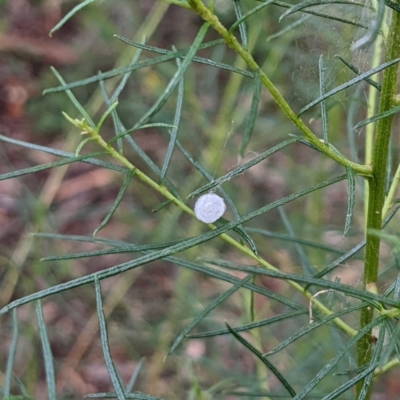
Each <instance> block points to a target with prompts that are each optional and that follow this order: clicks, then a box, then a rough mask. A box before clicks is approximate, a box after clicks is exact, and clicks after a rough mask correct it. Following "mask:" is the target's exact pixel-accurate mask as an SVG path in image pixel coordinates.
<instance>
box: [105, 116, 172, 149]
mask: <svg viewBox="0 0 400 400" xmlns="http://www.w3.org/2000/svg"><path fill="white" fill-rule="evenodd" d="M117 116H118V115H117ZM118 120H119V117H118ZM119 121H120V120H119ZM121 128H124V126H123V125H122V124H121ZM149 128H171V129H175V128H177V126H176V125H171V124H165V123H164V122H154V123H152V124H145V125H142V126H140V127H136V128H131V129H126V130H125V128H124V130H123V131H122V132H120V133H119V134H118V135H116V136H114V137H113V138H112V139H111V140H109V141H108V142H107V143H108V144H110V143H113V142H115V141H116V140H118V139H122V138H123V137H125V136H127V135H129V134H130V133H133V132H137V131H141V130H143V129H149Z"/></svg>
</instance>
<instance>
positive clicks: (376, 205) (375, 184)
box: [357, 12, 400, 398]
mask: <svg viewBox="0 0 400 400" xmlns="http://www.w3.org/2000/svg"><path fill="white" fill-rule="evenodd" d="M399 40H400V13H397V12H393V13H392V21H391V25H390V29H389V34H388V40H387V46H386V48H387V50H386V61H389V60H393V59H394V58H397V57H399V55H400V46H399ZM396 84H397V66H393V67H390V68H388V69H386V70H385V71H384V72H383V78H382V90H381V97H380V102H379V113H382V112H384V111H387V110H389V109H390V108H391V107H393V99H394V95H395V93H396ZM392 121H393V116H389V117H386V118H383V119H381V120H379V121H378V123H377V126H376V137H375V144H374V149H373V154H372V176H371V178H370V179H369V199H368V214H367V236H366V248H365V264H364V278H363V281H364V288H365V290H368V291H371V292H376V291H377V278H378V267H379V246H380V238H379V236H377V235H373V234H371V233H370V232H369V230H371V229H381V226H382V211H383V207H384V202H385V183H386V166H387V162H388V155H389V142H390V134H391V129H392ZM372 319H373V309H372V308H371V307H366V308H364V309H363V310H362V311H361V315H360V329H362V328H363V327H364V326H366V325H367V324H368V323H369V322H371V321H372ZM371 339H372V338H371V334H369V335H365V336H364V337H362V338H361V339H360V340H359V342H358V346H357V354H358V365H359V366H361V365H364V364H366V363H368V362H369V361H370V360H371V355H372V351H371ZM361 387H362V382H360V384H359V385H358V386H357V390H358V392H360V390H361ZM369 397H370V396H369V395H368V397H367V398H369Z"/></svg>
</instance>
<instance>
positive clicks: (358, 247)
mask: <svg viewBox="0 0 400 400" xmlns="http://www.w3.org/2000/svg"><path fill="white" fill-rule="evenodd" d="M399 208H400V207H397V208H395V209H394V210H393V211H392V212H391V213H390V214H389V215H388V216H387V217H386V218H385V220H384V221H383V224H382V228H384V227H385V226H386V225H387V224H388V223H389V222H390V220H391V219H392V218H393V217H394V215H395V214H396V212H397V210H398V209H399ZM365 244H366V241H365V239H364V240H362V241H361V242H360V243H358V244H357V245H356V246H354V247H353V248H352V249H351V250H349V251H348V252H347V253H346V254H344V255H343V256H341V257H339V258H337V259H336V260H335V261H333V262H332V263H331V264H329V265H328V266H327V267H326V268H324V269H323V270H322V271H320V272H318V274H316V275H314V278H321V277H322V276H324V275H326V274H328V273H329V272H331V271H333V270H334V269H335V268H336V267H338V266H339V265H342V264H344V262H345V261H347V260H348V259H349V258H350V257H352V256H353V255H354V254H356V253H357V252H358V251H360V250H361V249H362V248H364V246H365ZM307 288H308V285H307V286H306V288H305V289H307Z"/></svg>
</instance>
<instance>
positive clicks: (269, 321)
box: [186, 309, 307, 339]
mask: <svg viewBox="0 0 400 400" xmlns="http://www.w3.org/2000/svg"><path fill="white" fill-rule="evenodd" d="M305 314H307V310H305V309H304V310H298V311H291V312H288V313H285V314H279V315H275V316H273V317H271V318H266V319H262V320H260V321H257V322H251V323H249V324H246V325H241V326H235V328H234V329H235V331H236V332H243V331H248V330H250V329H255V328H260V327H262V326H266V325H271V324H274V323H276V322H280V321H285V320H287V319H291V318H294V317H298V316H299V315H305ZM229 332H230V331H229V329H218V330H216V331H209V332H200V333H194V334H191V335H186V337H187V338H189V339H199V338H206V337H213V336H219V335H226V334H228V333H229Z"/></svg>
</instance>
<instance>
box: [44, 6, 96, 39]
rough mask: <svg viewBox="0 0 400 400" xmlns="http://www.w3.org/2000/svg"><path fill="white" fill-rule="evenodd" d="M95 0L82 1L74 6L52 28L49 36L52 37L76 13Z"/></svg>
mask: <svg viewBox="0 0 400 400" xmlns="http://www.w3.org/2000/svg"><path fill="white" fill-rule="evenodd" d="M95 1H97V0H85V1H82V3H79V4H78V5H76V6H75V7H74V8H73V9H72V10H71V11H70V12H68V13H67V14H66V15H65V17H64V18H62V19H61V21H60V22H58V23H57V24H56V26H54V28H52V29H51V31H50V33H49V36H50V37H52V36H53V33H54V32H56V31H58V30H59V29H60V28H61V27H62V26H63V25H64V24H65V23H66V22H67V21H68V20H70V19H71V18H72V17H73V16H74V15H75V14H76V13H77V12H78V11H80V10H82V8H84V7H86V6H88V5H89V4H91V3H94V2H95Z"/></svg>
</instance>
